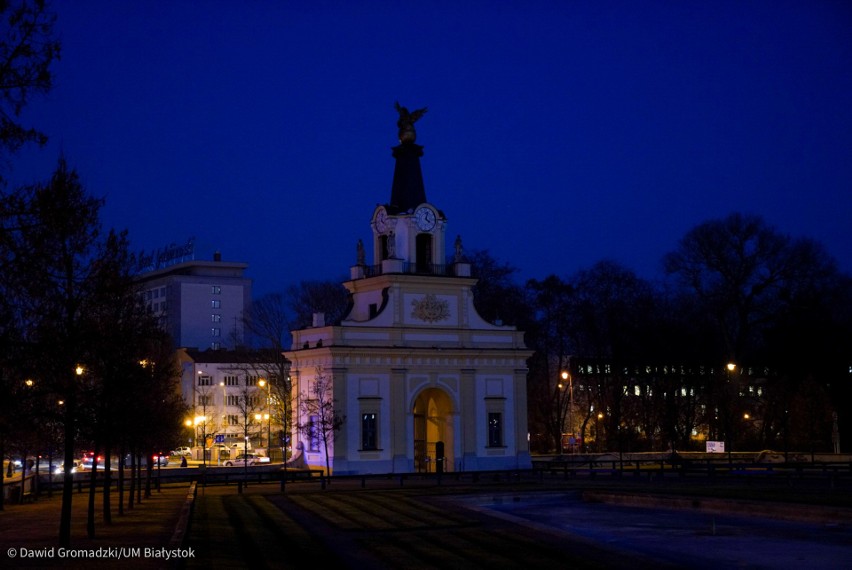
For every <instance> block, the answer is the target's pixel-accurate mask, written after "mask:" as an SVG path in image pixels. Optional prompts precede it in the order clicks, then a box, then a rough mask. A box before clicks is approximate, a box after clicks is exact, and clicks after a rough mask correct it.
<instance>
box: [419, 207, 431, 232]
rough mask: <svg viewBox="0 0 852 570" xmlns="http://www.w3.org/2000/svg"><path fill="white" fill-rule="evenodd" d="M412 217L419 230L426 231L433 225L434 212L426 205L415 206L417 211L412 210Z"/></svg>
mask: <svg viewBox="0 0 852 570" xmlns="http://www.w3.org/2000/svg"><path fill="white" fill-rule="evenodd" d="M414 219H415V221H416V222H417V227H418V228H420V230H421V231H424V232H428V231H430V230H431V229H432V228H434V227H435V212H433V211H432V210H431V209H430V208H427V207H426V206H423V207H422V208H417V211H416V212H414Z"/></svg>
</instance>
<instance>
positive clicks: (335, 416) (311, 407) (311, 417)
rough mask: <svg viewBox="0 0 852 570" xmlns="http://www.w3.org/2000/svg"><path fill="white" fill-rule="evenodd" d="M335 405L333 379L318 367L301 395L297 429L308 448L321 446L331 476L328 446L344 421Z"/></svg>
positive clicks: (326, 468)
mask: <svg viewBox="0 0 852 570" xmlns="http://www.w3.org/2000/svg"><path fill="white" fill-rule="evenodd" d="M335 403H336V401H335V399H334V392H333V379H332V378H331V376H328V375H327V374H326V373H325V371H324V370H323V368H322V367H321V366H318V367H317V368H316V375H315V376H314V379H313V381H312V382H311V385H310V388H309V389H308V391H307V392H304V393H302V397H301V406H300V407H301V410H300V411H301V414H300V417H301V419H300V422H299V425H298V429H299V431H300V432H301V433H302V434H303V435H304V436H305V438H306V439H307V440H308V445H309V446H313V445H315V444H321V445H322V446H323V452H324V454H325V470H326V473H327V474H328V475H331V458H330V457H329V453H328V450H329V446H330V445H331V444H332V443H333V441H334V436H335V433H336V432H337V431H339V430H340V428H341V426H342V425H343V422H345V421H346V416H345V415H342V414H340V413H339V412H338V410H337V409H336V405H335Z"/></svg>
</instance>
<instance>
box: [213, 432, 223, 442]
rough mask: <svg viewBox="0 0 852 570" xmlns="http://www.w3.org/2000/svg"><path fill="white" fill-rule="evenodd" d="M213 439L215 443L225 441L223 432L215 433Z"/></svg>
mask: <svg viewBox="0 0 852 570" xmlns="http://www.w3.org/2000/svg"><path fill="white" fill-rule="evenodd" d="M214 441H215V442H216V443H225V435H224V434H220V435H217V436H216V437H215V438H214Z"/></svg>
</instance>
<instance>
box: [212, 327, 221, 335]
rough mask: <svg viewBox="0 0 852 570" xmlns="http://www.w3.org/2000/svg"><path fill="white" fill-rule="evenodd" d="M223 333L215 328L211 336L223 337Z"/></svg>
mask: <svg viewBox="0 0 852 570" xmlns="http://www.w3.org/2000/svg"><path fill="white" fill-rule="evenodd" d="M221 332H222V329H218V328H216V327H213V328H212V329H210V336H221Z"/></svg>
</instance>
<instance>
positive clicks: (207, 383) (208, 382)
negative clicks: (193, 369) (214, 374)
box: [198, 376, 213, 386]
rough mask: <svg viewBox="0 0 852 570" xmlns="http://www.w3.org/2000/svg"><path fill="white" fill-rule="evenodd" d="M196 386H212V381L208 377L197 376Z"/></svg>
mask: <svg viewBox="0 0 852 570" xmlns="http://www.w3.org/2000/svg"><path fill="white" fill-rule="evenodd" d="M198 385H199V386H212V385H213V379H212V378H211V377H210V376H199V377H198Z"/></svg>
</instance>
